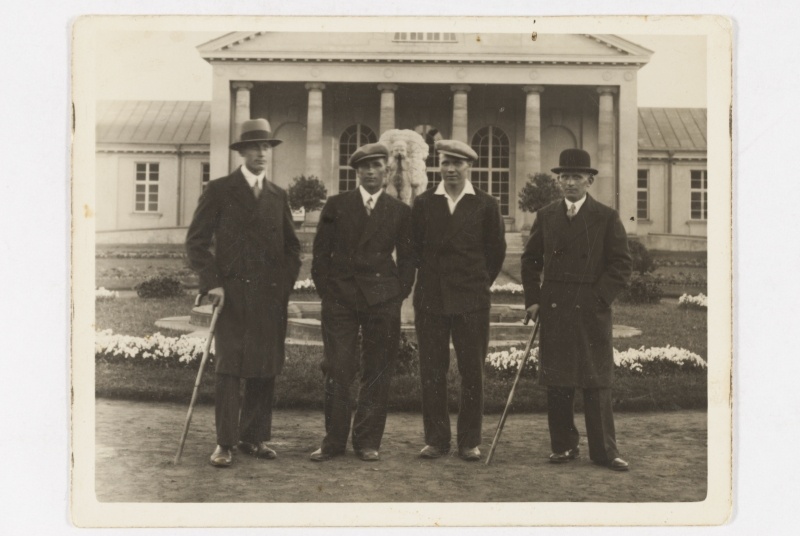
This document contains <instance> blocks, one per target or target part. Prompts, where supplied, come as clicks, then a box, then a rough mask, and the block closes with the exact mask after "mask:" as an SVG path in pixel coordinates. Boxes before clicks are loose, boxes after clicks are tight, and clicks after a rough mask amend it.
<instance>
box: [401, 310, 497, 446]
mask: <svg viewBox="0 0 800 536" xmlns="http://www.w3.org/2000/svg"><path fill="white" fill-rule="evenodd" d="M415 323H416V328H417V341H418V342H419V373H420V377H421V380H422V423H423V426H424V428H425V443H426V444H427V445H431V446H434V447H438V448H440V449H447V450H449V449H450V413H449V411H448V407H447V398H448V397H447V370H448V369H449V368H450V338H451V337H452V339H453V347H454V348H455V351H456V361H457V363H458V372H459V375H460V376H461V397H460V403H459V408H458V422H457V424H456V441H457V444H458V447H459V448H472V447H477V446H478V445H480V444H481V426H482V422H483V366H484V362H485V361H486V352H487V350H488V347H489V309H482V310H480V311H473V312H470V313H465V314H458V315H437V314H429V313H424V312H420V311H419V310H417V311H416V317H415Z"/></svg>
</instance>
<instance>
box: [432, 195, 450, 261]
mask: <svg viewBox="0 0 800 536" xmlns="http://www.w3.org/2000/svg"><path fill="white" fill-rule="evenodd" d="M427 206H428V221H429V222H430V223H429V224H427V226H428V228H429V229H433V230H435V231H436V233H437V236H436V237H435V238H434V240H435V242H436V246H435V249H439V248H441V247H442V246H443V245H444V244H445V240H446V237H447V231H448V229H449V226H450V220H451V219H452V216H451V215H450V209H449V208H448V207H447V199H445V198H444V196H443V195H436V194H433V195H431V200H430V203H428V204H427ZM426 238H427V237H426ZM431 238H433V237H431Z"/></svg>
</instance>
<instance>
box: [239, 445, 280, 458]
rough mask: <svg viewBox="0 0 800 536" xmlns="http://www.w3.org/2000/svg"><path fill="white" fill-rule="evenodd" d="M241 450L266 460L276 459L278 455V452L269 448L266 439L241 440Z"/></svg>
mask: <svg viewBox="0 0 800 536" xmlns="http://www.w3.org/2000/svg"><path fill="white" fill-rule="evenodd" d="M239 450H240V451H242V452H244V453H245V454H249V455H250V456H255V457H256V458H262V459H265V460H274V459H275V458H277V457H278V453H277V452H275V451H274V450H272V449H271V448H269V447H268V446H267V442H266V441H262V442H261V443H248V442H246V441H239Z"/></svg>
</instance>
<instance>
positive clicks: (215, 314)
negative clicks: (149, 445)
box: [174, 293, 222, 465]
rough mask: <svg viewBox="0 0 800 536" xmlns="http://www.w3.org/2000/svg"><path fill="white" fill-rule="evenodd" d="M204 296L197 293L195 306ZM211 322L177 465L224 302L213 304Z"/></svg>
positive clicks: (176, 460)
mask: <svg viewBox="0 0 800 536" xmlns="http://www.w3.org/2000/svg"><path fill="white" fill-rule="evenodd" d="M203 296H205V293H201V294H198V295H197V298H195V300H194V305H195V307H199V306H200V304H201V303H202V301H203ZM211 308H212V309H211V311H212V312H211V324H210V325H209V327H208V338H207V339H206V346H205V348H204V349H203V359H201V360H200V370H198V371H197V378H196V379H195V381H194V391H192V401H191V402H189V412H188V413H187V414H186V422H185V423H184V425H183V434H181V442H180V445H179V446H178V453H177V454H176V455H175V461H174V463H175V465H178V462H180V461H181V455H182V454H183V446H184V444H185V443H186V436H187V435H188V434H189V425H190V424H191V422H192V411H193V410H194V403H195V402H196V401H197V392H198V391H199V389H200V380H202V378H203V371H204V370H205V368H206V362H207V361H208V354H209V352H210V351H211V342H212V340H213V339H214V329H215V328H216V327H217V318H218V317H219V312H220V310H221V309H222V302H220V303H219V305H217V303H216V301H215V302H214V303H213V304H212V306H211Z"/></svg>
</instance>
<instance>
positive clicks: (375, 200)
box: [358, 184, 383, 207]
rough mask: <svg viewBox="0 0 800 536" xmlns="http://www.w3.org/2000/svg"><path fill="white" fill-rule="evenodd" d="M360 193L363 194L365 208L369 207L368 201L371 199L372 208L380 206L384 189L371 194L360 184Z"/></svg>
mask: <svg viewBox="0 0 800 536" xmlns="http://www.w3.org/2000/svg"><path fill="white" fill-rule="evenodd" d="M358 191H359V192H361V200H362V201H363V202H364V206H365V207H366V206H367V200H368V199H369V198H370V197H371V198H372V206H373V207H374V206H375V205H377V204H378V198H379V197H380V196H381V193H383V188H378V191H377V192H375V193H374V194H371V193H369V192H368V191H366V190H365V189H364V187H363V186H361V185H360V184H359V185H358Z"/></svg>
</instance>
